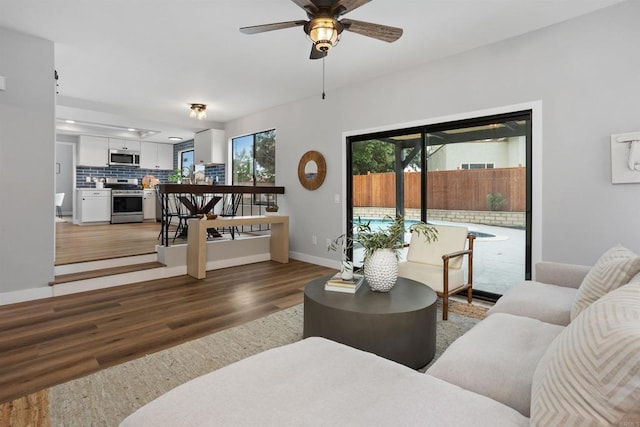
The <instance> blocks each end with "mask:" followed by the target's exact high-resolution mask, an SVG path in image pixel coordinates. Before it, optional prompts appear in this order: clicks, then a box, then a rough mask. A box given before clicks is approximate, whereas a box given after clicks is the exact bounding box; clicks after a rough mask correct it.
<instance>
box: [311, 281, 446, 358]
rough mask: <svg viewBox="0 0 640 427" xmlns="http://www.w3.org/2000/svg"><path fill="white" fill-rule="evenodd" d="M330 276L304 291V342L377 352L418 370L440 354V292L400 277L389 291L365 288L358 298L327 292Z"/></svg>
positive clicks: (361, 288)
mask: <svg viewBox="0 0 640 427" xmlns="http://www.w3.org/2000/svg"><path fill="white" fill-rule="evenodd" d="M330 277H331V276H325V277H321V278H318V279H315V280H312V281H311V282H309V283H307V285H306V286H305V287H304V333H303V335H304V338H307V337H311V336H316V337H324V338H327V339H330V340H333V341H337V342H340V343H343V344H346V345H348V346H351V347H355V348H358V349H360V350H364V351H368V352H371V353H375V354H377V355H378V356H381V357H384V358H386V359H389V360H393V361H395V362H398V363H402V364H403V365H406V366H409V367H410V368H413V369H418V368H422V367H423V366H425V365H426V364H427V363H429V362H430V361H431V359H433V356H434V354H435V352H436V293H435V292H434V291H433V290H432V289H431V288H429V287H427V286H425V285H423V284H421V283H419V282H416V281H414V280H410V279H405V278H403V277H398V281H397V282H396V285H395V286H394V287H393V289H391V291H390V292H386V293H381V292H373V291H371V289H369V285H367V283H366V282H365V283H363V284H362V286H360V289H358V291H357V292H356V293H355V294H348V293H342V292H332V291H325V290H324V284H325V282H326V281H327V280H328V279H329V278H330Z"/></svg>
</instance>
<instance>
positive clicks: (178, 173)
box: [167, 169, 184, 184]
mask: <svg viewBox="0 0 640 427" xmlns="http://www.w3.org/2000/svg"><path fill="white" fill-rule="evenodd" d="M183 177H184V176H183V175H182V169H176V170H175V171H174V172H173V173H172V174H171V175H169V176H168V177H167V179H168V180H169V182H175V183H176V184H180V183H182V178H183Z"/></svg>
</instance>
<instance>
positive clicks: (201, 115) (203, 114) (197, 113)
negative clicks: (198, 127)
mask: <svg viewBox="0 0 640 427" xmlns="http://www.w3.org/2000/svg"><path fill="white" fill-rule="evenodd" d="M189 117H191V118H192V119H198V120H204V119H206V118H207V106H206V105H205V104H191V111H190V112H189Z"/></svg>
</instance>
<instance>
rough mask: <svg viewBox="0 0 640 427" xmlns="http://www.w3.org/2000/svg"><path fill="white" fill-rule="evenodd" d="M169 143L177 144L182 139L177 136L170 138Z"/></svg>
mask: <svg viewBox="0 0 640 427" xmlns="http://www.w3.org/2000/svg"><path fill="white" fill-rule="evenodd" d="M169 141H176V142H179V141H182V138H180V137H179V136H170V137H169Z"/></svg>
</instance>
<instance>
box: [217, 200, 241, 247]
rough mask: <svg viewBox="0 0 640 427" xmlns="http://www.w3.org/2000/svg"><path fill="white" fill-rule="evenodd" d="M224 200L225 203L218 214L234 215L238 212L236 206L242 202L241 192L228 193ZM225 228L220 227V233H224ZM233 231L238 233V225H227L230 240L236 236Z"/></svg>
mask: <svg viewBox="0 0 640 427" xmlns="http://www.w3.org/2000/svg"><path fill="white" fill-rule="evenodd" d="M225 202H226V203H225V205H224V206H223V207H222V212H221V213H220V216H225V217H234V216H236V214H237V212H238V207H239V206H240V203H241V202H242V194H229V197H227V198H226V199H225ZM226 228H227V227H222V233H224V230H225V229H226ZM235 233H238V234H240V230H239V229H238V227H237V226H232V227H229V234H231V240H234V239H235V238H236V237H235Z"/></svg>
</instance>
